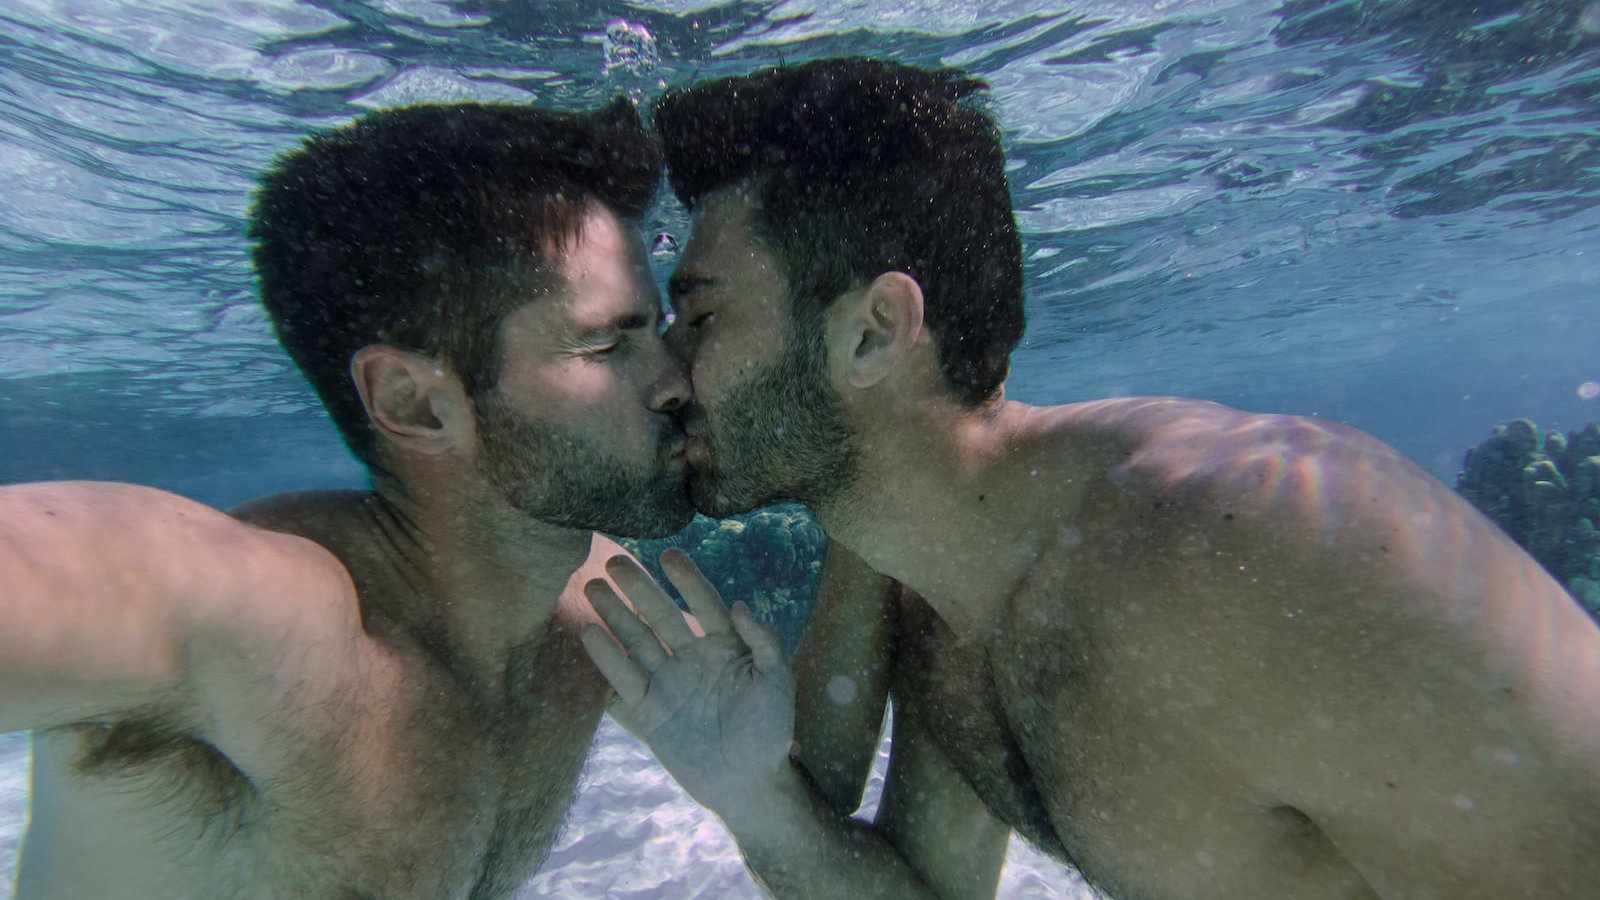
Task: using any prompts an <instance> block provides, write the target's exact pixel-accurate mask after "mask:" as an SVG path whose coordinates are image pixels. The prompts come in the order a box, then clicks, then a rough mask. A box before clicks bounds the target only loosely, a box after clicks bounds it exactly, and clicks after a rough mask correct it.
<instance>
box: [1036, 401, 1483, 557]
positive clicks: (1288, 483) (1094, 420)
mask: <svg viewBox="0 0 1600 900" xmlns="http://www.w3.org/2000/svg"><path fill="white" fill-rule="evenodd" d="M1043 415H1044V422H1045V423H1046V431H1047V433H1049V434H1052V435H1057V436H1059V437H1060V438H1061V439H1062V440H1063V441H1067V442H1071V443H1072V444H1073V445H1074V446H1076V447H1082V446H1085V445H1087V446H1090V447H1093V448H1094V449H1095V450H1096V451H1098V452H1099V453H1101V454H1103V459H1104V461H1105V468H1104V471H1103V475H1104V476H1105V479H1106V481H1107V483H1108V484H1109V485H1111V486H1113V487H1115V488H1116V489H1117V491H1119V492H1121V493H1124V494H1128V495H1134V496H1140V497H1148V498H1150V499H1152V500H1153V501H1161V502H1164V503H1168V504H1171V505H1172V506H1173V508H1174V509H1175V510H1178V511H1181V510H1185V509H1187V510H1189V511H1191V512H1192V513H1194V514H1196V515H1205V516H1207V517H1209V516H1210V515H1212V514H1214V513H1217V512H1219V511H1225V512H1226V513H1227V514H1228V515H1229V517H1230V521H1231V520H1234V519H1237V520H1239V521H1240V522H1241V525H1246V526H1247V525H1250V524H1255V525H1259V526H1261V527H1264V528H1269V529H1272V530H1273V531H1274V533H1277V534H1279V535H1280V536H1281V535H1282V533H1283V531H1282V530H1283V529H1285V528H1288V529H1291V530H1292V531H1293V532H1294V533H1296V534H1300V535H1303V536H1311V535H1313V534H1315V535H1317V536H1319V537H1326V536H1327V533H1328V531H1329V530H1330V529H1339V528H1342V527H1343V526H1344V525H1346V524H1349V523H1350V522H1351V517H1352V516H1359V515H1361V514H1362V513H1363V511H1365V512H1366V513H1367V514H1370V515H1392V514H1393V512H1394V510H1396V509H1399V508H1404V509H1406V510H1407V511H1408V516H1407V517H1406V519H1405V521H1406V523H1408V524H1409V523H1410V522H1411V521H1413V520H1416V521H1420V520H1421V518H1422V517H1423V516H1424V515H1426V514H1428V513H1430V512H1438V507H1439V506H1440V505H1441V504H1443V505H1446V506H1454V505H1455V503H1454V502H1453V500H1452V498H1451V497H1450V496H1449V494H1450V492H1449V491H1448V489H1447V488H1445V487H1444V486H1443V485H1441V484H1439V483H1438V482H1437V481H1436V480H1435V479H1433V478H1432V477H1431V476H1429V475H1428V474H1427V473H1426V472H1425V471H1423V470H1422V469H1421V468H1420V467H1418V466H1416V465H1415V464H1413V463H1412V462H1410V461H1409V460H1407V459H1405V458H1404V457H1403V456H1401V455H1400V454H1399V453H1397V452H1396V451H1394V450H1393V449H1392V448H1390V447H1388V446H1387V445H1385V444H1384V443H1383V442H1381V441H1379V440H1377V439H1376V438H1374V437H1372V436H1371V435H1368V434H1365V433H1364V432H1361V431H1359V430H1357V429H1354V428H1351V427H1349V426H1347V425H1342V424H1339V423H1337V422H1331V421H1327V420H1323V419H1316V418H1309V417H1305V416H1292V415H1276V414H1260V413H1250V412H1245V411H1242V410H1237V409H1233V408H1231V407H1228V406H1224V405H1222V404H1219V403H1212V402H1208V401H1202V400H1190V399H1185V398H1179V397H1129V398H1117V399H1113V400H1103V401H1095V402H1091V403H1082V404H1074V405H1071V406H1062V407H1055V408H1052V409H1049V410H1044V411H1043Z"/></svg>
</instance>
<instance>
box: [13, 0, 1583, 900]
mask: <svg viewBox="0 0 1600 900" xmlns="http://www.w3.org/2000/svg"><path fill="white" fill-rule="evenodd" d="M843 54H867V55H874V56H880V57H884V58H892V59H896V60H901V61H906V62H914V63H924V64H931V63H944V64H950V65H959V66H963V67H966V68H967V69H969V70H970V71H972V72H974V73H975V74H978V75H980V76H982V77H983V78H985V79H987V80H988V81H989V82H990V84H991V86H992V109H993V111H994V113H995V115H996V116H997V118H998V120H999V122H1000V124H1001V126H1002V129H1003V131H1004V138H1005V142H1006V151H1007V156H1008V160H1009V166H1010V179H1011V186H1012V190H1013V195H1014V199H1015V208H1016V211H1017V217H1018V220H1019V223H1020V225H1021V228H1022V231H1023V237H1024V254H1025V258H1026V266H1027V269H1026V272H1027V303H1028V315H1029V323H1028V329H1027V333H1026V335H1025V337H1024V339H1023V343H1022V345H1021V347H1020V348H1019V350H1018V351H1017V353H1016V355H1015V357H1014V369H1013V371H1014V374H1013V377H1012V379H1011V381H1010V382H1009V388H1008V391H1009V395H1010V396H1011V397H1013V398H1015V399H1021V400H1024V401H1028V402H1035V403H1062V402H1070V401H1075V400H1082V399H1088V398H1093V397H1102V396H1117V395H1132V394H1176V395H1185V396H1194V397H1203V398H1208V399H1213V400H1218V401H1221V402H1223V403H1227V404H1230V405H1233V406H1237V407H1240V408H1244V409H1249V410H1255V411H1270V412H1285V413H1294V414H1300V415H1312V416H1319V417H1323V418H1327V419H1331V420H1336V421H1340V422H1344V423H1347V424H1350V425H1353V426H1355V427H1357V428H1360V429H1362V430H1364V431H1366V432H1368V433H1370V434H1373V435H1375V436H1376V437H1378V438H1379V439H1381V440H1383V441H1385V442H1387V443H1389V444H1390V445H1392V446H1394V447H1396V448H1397V449H1399V450H1400V451H1402V452H1403V453H1405V454H1406V455H1408V456H1409V457H1411V458H1412V459H1413V460H1415V461H1416V462H1417V463H1418V464H1420V465H1421V466H1423V467H1424V468H1425V469H1427V470H1428V471H1430V472H1431V473H1433V474H1434V475H1435V476H1437V477H1439V478H1440V479H1443V480H1445V481H1446V482H1447V483H1454V479H1455V477H1456V474H1457V472H1458V471H1459V470H1460V468H1461V465H1462V458H1463V453H1464V452H1465V451H1466V449H1467V448H1469V447H1471V446H1473V445H1474V444H1476V443H1477V442H1479V441H1480V440H1482V439H1483V438H1484V437H1486V436H1487V435H1488V434H1489V432H1490V430H1491V428H1492V427H1493V426H1494V425H1495V424H1497V423H1500V422H1503V421H1506V420H1508V419H1513V418H1517V417H1529V418H1532V419H1534V420H1536V421H1538V423H1539V424H1540V426H1542V427H1547V428H1551V429H1577V428H1580V427H1581V426H1582V425H1583V424H1584V423H1585V422H1587V421H1591V420H1595V419H1600V324H1597V323H1600V240H1597V234H1600V232H1597V229H1600V136H1597V135H1600V128H1597V124H1600V0H1595V2H1587V3H1585V2H1582V0H1565V2H1557V0H1530V2H1509V0H1505V2H1501V0H1487V2H1474V3H1462V2H1457V0H1428V2H1424V0H1391V2H1367V0H1287V2H1229V0H1192V2H1182V0H1086V2H1072V0H1054V2H1007V0H1001V2H982V3H980V2H975V0H955V2H935V0H921V2H919V0H910V2H892V3H891V2H872V0H855V2H820V0H819V2H785V0H773V2H735V3H707V2H691V0H672V2H634V3H616V2H598V3H574V2H515V0H470V2H445V0H383V2H371V3H356V2H342V0H317V2H291V0H141V2H116V0H5V2H4V3H0V483H9V482H17V481H30V480H38V479H55V478H73V479H109V480H118V481H129V482H137V483H141V484H148V485H155V486H159V487H162V488H166V489H170V490H174V491H177V492H180V493H183V494H185V495H187V496H190V497H193V498H196V499H198V500H201V501H203V502H206V503H210V504H213V505H216V506H219V507H226V506H229V505H231V504H234V503H237V502H240V501H242V500H245V499H247V498H250V497H254V496H258V495H261V494H266V493H271V492H276V491H283V490H300V489H311V488H325V487H338V486H358V485H360V484H362V478H363V475H362V472H361V470H360V468H359V467H358V466H357V464H356V463H355V462H354V460H353V459H352V458H351V457H350V456H349V454H348V453H347V452H346V451H345V449H344V448H343V446H342V444H341V443H340V442H339V440H338V438H337V436H336V435H335V433H334V431H333V429H332V426H331V425H329V424H328V422H327V421H326V419H325V417H324V416H323V414H322V411H321V408H320V406H319V405H318V404H317V401H316V399H315V397H314V396H313V395H312V393H311V391H310V390H309V388H308V387H307V386H306V385H305V384H304V383H303V381H302V380H301V378H300V376H299V375H298V373H297V372H296V371H295V370H294V368H293V366H292V364H291V363H290V361H289V360H288V358H287V357H286V356H285V355H284V354H283V352H282V351H281V350H280V349H279V348H278V346H277V345H276V343H275V342H274V339H273V337H272V335H271V333H270V329H269V327H268V325H267V322H266V319H265V316H264V314H263V313H262V312H261V310H260V309H259V307H258V305H257V302H256V299H255V296H254V293H253V286H252V273H251V269H250V266H249V263H248V258H247V248H246V243H245V240H244V237H243V217H244V214H245V211H246V208H247V205H248V203H249V196H250V192H251V189H252V187H253V184H254V180H255V178H256V177H257V175H258V174H259V173H260V172H261V171H262V169H263V168H264V167H265V166H266V165H267V163H268V162H269V161H270V160H271V159H272V158H273V157H274V156H275V155H276V154H278V153H279V152H281V151H283V150H285V149H287V148H289V147H291V146H292V145H294V144H295V143H296V142H297V141H298V140H299V139H300V138H301V137H302V136H303V135H304V134H306V133H307V132H308V131H310V130H312V129H315V128H319V127H326V126H332V125H336V124H339V123H342V122H344V121H347V120H348V119H350V118H351V117H353V116H355V115H358V114H360V113H361V112H364V111H367V110H371V109H374V108H382V107H388V106H394V105H399V104H405V103H409V102H418V101H426V100H461V99H494V100H521V101H531V102H537V103H540V104H546V105H552V106H557V107H570V108H583V107H589V106H593V105H595V104H597V103H599V102H601V101H603V100H605V99H607V98H609V97H611V96H613V95H615V94H617V93H626V94H629V95H631V96H633V97H635V98H636V99H638V100H640V101H641V102H648V101H649V99H650V98H652V97H653V96H655V95H657V94H659V93H660V91H661V90H662V89H663V88H664V87H665V86H667V85H675V84H680V83H684V82H687V81H691V80H693V79H697V78H704V77H712V76H719V75H724V74H734V73H741V72H747V71H750V70H752V69H755V68H758V67H762V66H766V65H771V64H776V63H779V62H784V61H787V62H794V61H801V60H805V59H811V58H816V57H821V56H831V55H843ZM665 193H666V192H663V194H664V195H665ZM648 225H649V227H650V229H651V231H652V232H663V231H664V232H670V233H673V234H675V235H677V236H678V238H679V239H680V240H681V239H682V237H683V235H684V233H685V231H686V220H685V217H684V215H683V213H682V211H681V210H680V209H678V208H676V207H675V206H674V204H673V203H672V202H671V199H670V197H666V196H664V197H663V200H662V201H661V202H660V204H659V205H658V208H657V209H656V210H655V211H654V212H653V213H652V214H651V220H650V222H649V223H648ZM655 263H656V265H657V274H658V275H660V276H661V277H662V278H665V275H666V273H667V272H669V271H670V269H671V266H672V263H673V258H672V256H671V254H670V253H668V252H663V253H660V254H658V255H657V257H656V259H655ZM26 763H27V751H26V744H25V742H24V741H23V739H22V736H20V735H4V736H0V884H5V883H9V875H10V866H11V865H12V859H11V857H12V854H13V853H14V849H15V845H16V842H17V840H18V838H19V835H20V834H21V832H22V829H23V827H24V822H25V820H24V816H25V797H26ZM1086 890H1087V889H1085V888H1083V887H1082V885H1081V883H1080V882H1079V881H1078V880H1077V879H1076V877H1075V876H1074V875H1072V874H1071V873H1070V872H1067V871H1066V870H1064V869H1062V868H1061V867H1059V866H1057V865H1056V864H1054V863H1052V862H1050V861H1048V860H1045V859H1044V858H1043V857H1041V856H1040V855H1039V854H1038V853H1036V852H1034V851H1032V850H1030V849H1029V848H1027V847H1026V846H1025V845H1023V844H1021V843H1020V842H1018V841H1014V842H1013V845H1012V852H1011V856H1010V857H1009V861H1008V867H1007V870H1006V874H1005V876H1004V880H1003V883H1002V890H1001V896H1006V897H1072V896H1079V895H1083V896H1088V894H1087V893H1086ZM602 895H604V896H637V897H664V898H674V897H744V896H749V897H755V896H760V894H759V892H758V890H757V889H756V888H755V886H754V885H753V884H752V883H751V881H750V880H749V878H748V876H746V875H745V874H744V871H743V867H742V865H741V863H740V861H739V857H738V854H737V851H736V850H735V849H734V847H733V845H732V843H731V842H730V841H729V840H728V839H727V837H726V835H725V834H723V833H722V832H721V829H720V826H719V825H718V824H717V823H716V821H715V820H714V819H713V818H712V817H710V816H709V815H706V814H705V813H703V812H701V811H699V810H698V809H697V808H696V807H695V806H694V805H693V804H692V803H691V802H690V801H688V800H687V798H686V797H685V796H684V795H683V794H682V793H681V791H678V789H677V788H676V786H674V785H673V784H672V783H671V780H670V779H669V778H667V777H666V775H665V773H664V772H662V771H661V770H660V769H659V767H657V766H655V765H654V764H653V763H652V762H651V761H650V758H649V755H648V753H647V752H646V751H644V750H643V749H642V748H640V747H639V745H637V744H636V743H634V742H633V741H632V740H631V739H630V738H628V737H627V736H626V735H625V734H623V733H622V732H621V730H620V729H618V728H617V727H615V726H614V725H612V724H610V723H609V722H608V723H607V724H606V726H605V727H604V728H603V729H602V731H601V733H600V735H599V736H598V738H597V742H596V746H595V750H594V753H593V756H592V758H591V761H590V765H589V769H588V772H587V774H586V776H585V780H584V786H583V789H582V791H581V793H580V795H579V798H578V801H577V804H576V806H575V807H574V809H573V813H572V816H571V819H570V821H569V825H568V828H567V832H566V833H565V835H564V837H563V838H562V840H561V841H560V842H559V843H558V845H557V847H556V849H555V851H554V852H553V854H552V857H551V859H550V862H549V863H548V865H547V866H546V868H545V870H544V871H543V872H542V873H541V874H540V875H539V876H538V877H537V878H536V879H535V881H534V882H533V883H532V884H530V885H529V887H528V889H527V890H526V892H525V894H524V896H528V897H545V896H567V897H594V896H602Z"/></svg>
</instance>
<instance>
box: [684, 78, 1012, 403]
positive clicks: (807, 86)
mask: <svg viewBox="0 0 1600 900" xmlns="http://www.w3.org/2000/svg"><path fill="white" fill-rule="evenodd" d="M986 89H987V85H985V84H984V83H983V82H982V81H979V80H977V79H975V78H971V77H969V76H967V75H965V74H963V73H962V72H960V71H957V70H954V69H932V70H930V69H922V68H916V67H912V66H906V65H900V64H896V63H889V62H881V61H877V60H868V59H829V60H819V61H817V62H811V63H805V64H803V65H796V66H787V67H782V68H776V69H766V70H763V71H760V72H756V73H754V74H752V75H745V76H739V77H733V78H723V79H719V80H715V81H708V82H704V83H701V84H696V85H692V86H690V87H687V88H681V89H676V90H672V91H669V92H668V93H667V94H666V95H665V96H663V97H662V98H661V100H660V101H659V102H658V103H657V105H656V108H655V128H656V131H657V133H658V134H659V135H660V137H661V140H662V144H663V147H664V152H665V153H666V157H667V172H668V178H669V180H670V182H671V184H672V189H673V191H674V192H675V193H676V194H677V195H678V199H679V200H681V201H682V202H683V203H684V205H686V206H688V207H690V208H691V209H693V208H694V207H695V206H696V205H697V204H698V203H699V201H700V200H701V198H703V197H704V196H705V195H706V194H708V193H710V192H712V191H715V190H718V189H720V188H723V187H727V186H730V185H734V184H739V183H743V182H749V183H750V184H751V185H753V187H754V188H755V193H754V195H753V199H754V201H755V203H754V205H755V210H754V219H753V226H752V227H753V230H754V231H755V237H756V239H757V240H759V241H760V242H761V243H762V244H763V245H764V246H765V247H767V248H768V249H769V250H770V251H771V252H772V253H773V255H774V256H775V257H776V258H777V260H778V261H779V263H780V264H781V265H782V266H783V268H784V270H785V272H784V274H785V275H786V276H787V277H788V279H789V284H790V289H791V299H792V301H793V309H794V316H795V323H796V324H797V325H800V326H801V327H806V325H807V323H810V324H811V325H815V324H816V323H817V322H818V321H819V320H820V313H821V310H822V309H823V308H825V307H826V306H827V304H829V303H830V302H831V301H832V300H833V299H834V298H836V297H837V296H839V295H840V294H842V293H844V292H845V291H848V290H850V289H851V288H853V287H856V286H860V285H865V284H867V283H869V282H870V281H871V280H872V279H873V278H876V277H877V276H878V275H880V274H882V273H884V272H893V271H899V272H905V273H906V274H908V275H910V276H912V277H913V278H915V279H916V280H917V282H918V284H920V285H921V287H922V291H923V296H924V316H925V319H926V321H927V323H928V326H929V328H930V330H931V331H932V332H933V334H934V336H935V338H936V340H937V343H938V350H939V360H940V366H941V368H942V371H943V374H944V379H945V382H946V384H947V385H948V386H949V387H950V388H951V389H952V390H953V391H954V392H955V393H956V394H957V395H958V397H959V398H960V399H961V401H962V402H964V403H967V404H969V405H977V404H980V403H982V402H984V401H986V400H989V399H991V398H993V397H994V396H996V394H997V392H998V390H999V388H1000V385H1001V383H1002V382H1003V381H1004V380H1005V377H1006V371H1007V368H1008V366H1009V360H1010V355H1011V351H1012V349H1014V348H1015V347H1016V344H1017V341H1018V340H1019V339H1020V338H1021V337H1022V327H1023V307H1022V242H1021V240H1020V238H1018V236H1017V227H1016V218H1015V216H1014V215H1013V214H1012V210H1011V194H1010V191H1009V190H1008V189H1007V186H1006V176H1005V155H1004V153H1003V152H1002V150H1001V148H1000V134H999V129H998V128H997V127H996V126H995V123H994V121H993V120H992V119H991V118H990V117H989V116H988V115H987V114H986V113H985V112H984V111H983V110H981V109H979V108H978V107H977V106H976V105H975V104H974V103H973V102H971V101H972V100H973V99H975V98H976V97H977V96H978V95H980V94H981V93H982V92H983V91H984V90H986Z"/></svg>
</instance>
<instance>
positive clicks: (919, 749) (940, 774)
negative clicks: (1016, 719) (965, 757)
mask: <svg viewBox="0 0 1600 900" xmlns="http://www.w3.org/2000/svg"><path fill="white" fill-rule="evenodd" d="M889 747H890V749H889V772H888V775H887V776H886V777H885V779H884V788H883V803H882V805H881V806H880V808H879V812H878V819H877V822H876V825H877V827H878V828H879V830H881V831H882V832H883V833H884V835H885V837H887V838H888V839H889V841H890V842H891V843H893V844H894V846H895V849H897V850H898V851H900V855H901V856H902V857H904V858H905V860H906V862H907V864H909V865H910V866H911V867H912V869H914V870H915V871H916V872H917V874H918V875H919V876H921V877H922V880H923V881H925V882H927V884H928V885H930V886H931V887H932V888H933V890H934V891H935V892H936V893H938V894H939V896H941V897H945V898H954V897H971V898H977V897H983V898H992V897H994V895H995V889H996V887H997V885H998V884H999V882H1000V868H1001V866H1002V865H1003V864H1004V863H1005V858H1006V844H1007V841H1008V839H1009V837H1010V834H1011V829H1010V828H1008V827H1007V826H1006V825H1005V824H1004V823H1002V822H1000V821H999V820H998V819H996V818H995V817H994V816H993V815H992V814H991V813H990V812H989V808H988V806H987V805H985V804H984V802H983V800H982V799H980V798H979V797H978V795H977V794H976V793H975V792H974V791H973V790H972V787H971V786H970V785H969V784H968V783H967V781H966V779H965V778H963V777H961V775H960V773H958V772H957V771H956V769H955V767H954V766H953V765H952V764H951V763H950V761H949V759H948V758H947V757H946V756H945V755H944V752H943V751H942V750H940V749H939V745H938V743H937V742H936V741H934V740H933V738H932V736H931V735H929V734H928V733H927V731H926V729H925V727H924V725H923V724H922V722H921V721H920V719H919V717H917V716H914V715H906V714H904V713H903V712H902V711H901V710H899V709H897V710H896V711H895V717H894V729H893V738H892V739H891V741H890V745H889Z"/></svg>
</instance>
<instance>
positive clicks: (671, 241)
mask: <svg viewBox="0 0 1600 900" xmlns="http://www.w3.org/2000/svg"><path fill="white" fill-rule="evenodd" d="M650 255H651V256H654V257H656V258H658V259H660V258H665V257H669V256H677V255H678V239H677V238H675V237H673V236H672V232H670V231H662V232H658V233H657V234H656V236H655V237H653V238H651V239H650Z"/></svg>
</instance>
